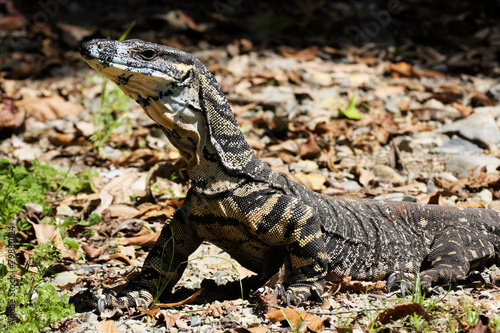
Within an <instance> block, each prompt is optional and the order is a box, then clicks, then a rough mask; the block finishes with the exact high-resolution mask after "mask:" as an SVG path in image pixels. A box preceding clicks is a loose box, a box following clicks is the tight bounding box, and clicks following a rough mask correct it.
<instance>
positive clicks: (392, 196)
mask: <svg viewBox="0 0 500 333" xmlns="http://www.w3.org/2000/svg"><path fill="white" fill-rule="evenodd" d="M404 197H405V194H404V193H401V192H394V193H386V194H380V195H377V196H376V197H374V198H373V199H375V200H391V201H403V198H404Z"/></svg>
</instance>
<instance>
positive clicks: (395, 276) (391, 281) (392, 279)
mask: <svg viewBox="0 0 500 333" xmlns="http://www.w3.org/2000/svg"><path fill="white" fill-rule="evenodd" d="M398 280H401V274H400V273H399V272H394V273H392V274H391V275H389V277H388V278H387V291H388V292H391V291H394V286H395V285H396V281H398Z"/></svg>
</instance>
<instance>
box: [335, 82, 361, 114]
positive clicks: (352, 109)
mask: <svg viewBox="0 0 500 333" xmlns="http://www.w3.org/2000/svg"><path fill="white" fill-rule="evenodd" d="M357 98H358V89H357V88H356V90H354V95H353V96H352V98H351V99H350V100H349V104H348V105H347V107H346V108H345V110H342V109H341V108H339V109H338V110H339V112H340V114H341V115H342V116H344V117H346V118H349V119H354V120H359V119H361V113H360V112H359V110H358V109H356V99H357Z"/></svg>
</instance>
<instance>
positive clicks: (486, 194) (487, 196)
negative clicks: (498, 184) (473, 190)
mask: <svg viewBox="0 0 500 333" xmlns="http://www.w3.org/2000/svg"><path fill="white" fill-rule="evenodd" d="M472 199H473V200H479V201H481V202H482V203H484V204H485V205H486V206H489V205H490V204H491V203H492V202H493V194H492V193H491V192H490V190H488V189H486V188H485V189H483V190H482V191H481V192H479V193H478V194H476V195H475V196H474V197H473V198H472Z"/></svg>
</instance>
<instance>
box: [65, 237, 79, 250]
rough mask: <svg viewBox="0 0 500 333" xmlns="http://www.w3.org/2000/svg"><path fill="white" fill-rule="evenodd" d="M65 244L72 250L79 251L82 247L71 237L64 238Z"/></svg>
mask: <svg viewBox="0 0 500 333" xmlns="http://www.w3.org/2000/svg"><path fill="white" fill-rule="evenodd" d="M63 244H64V245H66V246H67V247H69V248H70V249H75V250H78V248H79V247H80V245H78V243H77V242H76V241H75V240H74V239H73V238H71V237H64V239H63Z"/></svg>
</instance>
